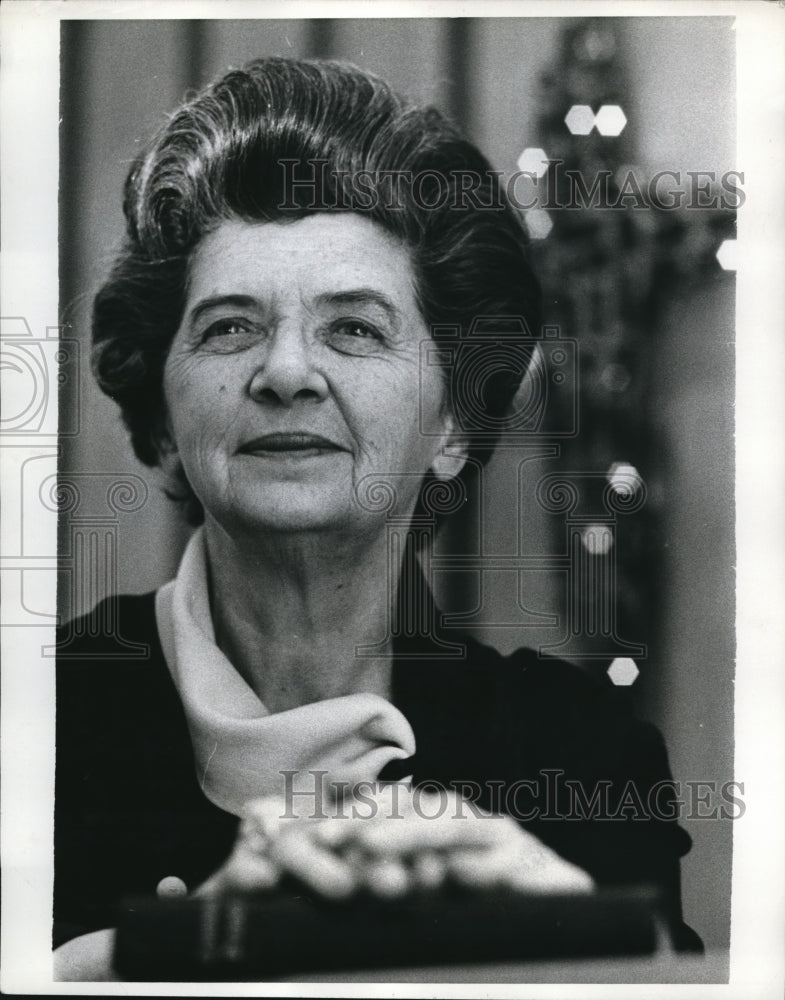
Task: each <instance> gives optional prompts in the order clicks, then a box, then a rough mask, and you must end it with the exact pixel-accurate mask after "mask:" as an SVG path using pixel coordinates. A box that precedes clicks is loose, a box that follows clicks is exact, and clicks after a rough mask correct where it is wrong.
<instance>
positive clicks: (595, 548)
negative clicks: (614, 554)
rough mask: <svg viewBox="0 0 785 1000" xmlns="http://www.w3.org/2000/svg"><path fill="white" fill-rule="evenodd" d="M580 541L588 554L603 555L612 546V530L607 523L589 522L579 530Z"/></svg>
mask: <svg viewBox="0 0 785 1000" xmlns="http://www.w3.org/2000/svg"><path fill="white" fill-rule="evenodd" d="M581 542H582V543H583V547H584V548H585V549H586V551H587V552H588V553H589V555H590V556H605V555H607V554H608V553H609V552H610V550H611V549H612V548H613V532H612V531H611V529H610V528H609V527H608V525H607V524H589V525H587V526H586V527H585V528H584V529H583V531H582V532H581Z"/></svg>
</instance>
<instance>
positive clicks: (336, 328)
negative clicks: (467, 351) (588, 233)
mask: <svg viewBox="0 0 785 1000" xmlns="http://www.w3.org/2000/svg"><path fill="white" fill-rule="evenodd" d="M428 337H429V331H428V328H427V326H426V324H425V322H424V320H423V318H422V316H421V315H420V312H419V310H418V308H417V304H416V300H415V289H414V276H413V272H412V266H411V263H410V260H409V253H408V251H407V250H406V249H405V247H404V246H402V245H401V244H400V243H398V242H397V241H396V240H395V238H394V237H393V236H391V235H389V234H388V233H387V232H386V231H385V230H384V229H382V228H381V227H380V226H378V225H377V224H376V223H374V222H372V221H371V220H369V219H366V218H363V217H361V216H359V215H349V214H347V215H324V214H322V215H313V216H308V217H306V218H304V219H300V220H298V221H296V222H292V223H285V224H282V223H262V224H255V225H254V224H249V223H245V222H241V221H228V222H224V223H222V224H221V226H220V227H219V228H218V229H216V230H215V231H214V232H212V233H211V234H210V235H208V236H207V237H205V239H204V240H203V241H202V243H201V244H200V246H199V247H198V249H197V250H196V252H195V254H194V256H193V259H192V262H191V270H190V282H189V287H188V292H187V298H186V303H185V310H184V313H183V318H182V321H181V323H180V327H179V329H178V330H177V333H176V334H175V337H174V340H173V342H172V346H171V349H170V352H169V356H168V359H167V362H166V367H165V371H164V392H165V397H166V403H167V407H168V412H169V425H170V435H171V438H172V444H173V445H174V448H175V449H176V451H175V452H174V453H173V454H174V458H175V459H179V460H180V461H181V462H182V465H183V467H184V469H185V473H186V475H187V477H188V480H189V482H190V483H191V486H192V488H193V490H194V492H195V493H196V495H197V496H198V497H199V499H200V501H201V502H202V504H203V506H204V508H205V512H206V516H207V518H208V521H209V519H210V518H212V519H214V520H216V521H217V522H219V523H220V524H222V525H223V526H224V527H225V528H226V529H227V530H229V531H232V529H233V528H235V529H237V528H242V529H243V530H247V529H252V530H253V529H257V528H267V529H270V528H272V529H275V530H281V531H292V530H319V529H329V528H333V529H335V528H338V529H347V528H350V529H354V530H362V529H363V527H364V526H369V525H370V524H371V523H373V524H378V523H379V515H378V514H376V515H373V514H370V513H368V512H367V511H365V510H363V508H362V507H361V506H359V505H358V504H357V501H356V499H355V486H356V484H357V483H358V482H359V481H360V480H361V479H362V478H363V477H364V476H367V475H369V474H372V473H373V474H376V475H381V476H384V475H385V474H388V475H389V474H398V473H408V475H404V476H400V475H394V479H393V482H394V483H395V487H396V490H397V491H398V496H399V504H400V506H399V508H398V509H399V510H400V511H405V512H408V511H410V510H411V509H412V508H413V507H414V503H415V500H416V497H417V494H418V491H419V487H420V484H421V480H422V477H423V475H424V474H425V473H426V471H427V470H428V469H429V468H431V467H433V466H434V462H435V460H436V463H437V469H438V462H439V461H442V462H444V461H445V459H444V457H443V456H442V457H441V459H439V458H437V456H439V455H440V453H441V452H442V449H443V446H444V445H445V444H447V443H449V440H450V433H451V420H450V417H449V414H448V413H447V407H446V406H445V405H444V389H443V384H442V380H441V377H440V375H439V371H438V369H437V368H434V367H425V368H424V369H423V373H422V379H421V371H420V344H421V342H422V341H425V340H427V339H428ZM421 427H423V428H427V429H428V430H429V431H430V433H428V434H427V435H426V434H423V433H422V432H421ZM166 461H167V460H166V458H165V459H164V464H166ZM451 471H455V470H454V469H452V470H451Z"/></svg>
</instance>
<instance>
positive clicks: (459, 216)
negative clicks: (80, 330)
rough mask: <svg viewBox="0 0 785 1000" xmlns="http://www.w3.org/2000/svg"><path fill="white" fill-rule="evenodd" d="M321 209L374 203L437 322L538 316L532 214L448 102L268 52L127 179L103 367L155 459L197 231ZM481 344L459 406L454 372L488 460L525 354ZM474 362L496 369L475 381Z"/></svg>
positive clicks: (468, 423) (211, 91)
mask: <svg viewBox="0 0 785 1000" xmlns="http://www.w3.org/2000/svg"><path fill="white" fill-rule="evenodd" d="M320 211H333V212H334V211H357V212H362V213H363V214H365V215H367V216H368V217H369V218H371V219H372V220H374V221H375V222H377V223H378V224H379V225H381V226H382V227H384V229H386V230H387V231H388V232H390V233H391V234H393V235H394V236H396V237H398V238H399V239H400V240H402V241H403V243H404V245H405V246H406V247H407V248H408V249H409V251H410V254H411V260H412V265H413V272H414V275H415V281H416V292H417V297H418V305H419V307H420V310H421V312H422V315H423V318H424V320H425V322H426V323H427V325H428V326H429V328H430V329H431V330H432V331H433V334H432V335H433V337H434V339H435V340H437V341H438V340H439V339H440V338H441V337H445V336H451V337H453V338H454V337H455V336H456V331H457V332H458V334H459V335H460V336H462V337H466V336H468V335H469V334H470V333H472V331H473V333H472V336H473V337H474V339H475V341H476V340H477V338H478V337H479V338H482V336H483V333H482V330H483V327H482V323H480V325H479V327H478V325H477V320H478V319H481V318H483V317H495V318H496V319H495V320H494V321H493V322H491V324H490V326H491V327H494V328H498V326H499V324H500V323H501V324H502V325H503V326H504V325H505V324H506V326H505V328H506V329H507V331H508V338H509V335H512V336H513V337H514V336H515V334H516V331H518V332H520V331H522V330H524V329H526V328H528V331H535V330H536V329H537V326H538V316H539V287H538V284H537V281H536V279H535V277H534V275H533V273H532V271H531V268H530V265H529V262H528V259H527V251H526V243H527V240H526V236H525V234H524V231H523V227H522V225H521V220H520V218H519V216H518V215H517V213H516V212H515V211H514V210H513V209H512V208H511V207H510V205H509V203H508V201H507V199H506V197H505V194H504V191H503V189H502V186H501V185H500V183H499V178H498V175H497V174H494V173H493V171H492V170H491V167H490V164H489V163H488V161H487V160H486V159H485V157H484V156H483V155H482V154H481V153H480V152H479V151H478V150H477V149H476V148H475V147H474V146H473V145H472V144H471V143H470V142H468V141H467V140H466V139H464V138H463V137H462V135H461V134H460V133H459V132H458V130H457V129H456V128H455V127H454V126H453V125H452V124H451V123H450V122H449V121H448V120H447V119H446V118H445V117H444V116H443V115H442V114H441V113H440V112H439V111H437V110H436V109H435V108H431V107H425V108H420V107H416V106H414V105H412V104H411V103H409V102H407V101H406V100H404V99H402V98H401V97H400V96H398V95H397V94H395V93H394V92H393V91H392V90H391V89H390V87H389V86H388V85H387V84H386V83H384V82H383V81H382V80H380V79H378V78H377V77H375V76H373V75H372V74H370V73H367V72H365V71H363V70H360V69H358V68H356V67H354V66H351V65H348V64H344V63H336V62H327V61H316V60H314V61H308V60H294V59H284V58H266V59H259V60H256V61H254V62H252V63H250V64H248V65H247V66H245V67H244V68H243V69H239V70H232V71H230V72H229V73H227V74H226V75H225V76H223V77H222V78H221V79H219V80H218V81H217V82H216V83H214V84H212V85H210V86H208V87H207V88H205V89H204V90H203V91H201V92H200V93H198V94H197V95H196V96H195V97H193V98H192V99H190V100H188V101H187V102H185V103H184V104H182V105H181V106H180V107H179V108H178V109H177V110H176V111H175V112H174V113H173V114H172V115H171V116H170V117H169V118H168V119H167V121H166V122H165V123H164V124H163V126H162V127H161V128H160V129H159V131H158V132H157V134H156V135H155V136H154V137H153V139H152V141H151V142H150V143H149V145H148V147H147V149H146V151H144V152H143V153H142V154H141V155H140V156H139V157H138V158H137V159H136V161H135V162H134V163H133V165H132V167H131V170H130V172H129V174H128V178H127V180H126V184H125V196H124V212H125V217H126V223H127V231H126V237H125V242H124V245H123V247H122V249H121V251H120V253H119V255H118V257H117V260H116V262H115V264H114V267H113V268H112V271H111V273H110V275H109V278H108V280H107V281H106V283H105V284H104V286H103V287H102V288H101V289H100V291H99V293H98V295H97V296H96V299H95V305H94V312H93V370H94V373H95V375H96V378H97V380H98V383H99V385H100V387H101V388H102V389H103V391H104V392H105V393H107V395H109V396H110V397H111V398H112V399H114V400H115V401H116V402H117V403H118V404H119V406H120V409H121V411H122V415H123V419H124V421H125V424H126V426H127V427H128V429H129V431H130V435H131V441H132V444H133V447H134V450H135V452H136V455H137V456H138V457H139V459H140V460H141V461H142V462H144V463H146V464H148V465H157V464H158V462H159V457H160V448H161V442H162V441H163V440H164V436H165V426H166V404H165V400H164V393H163V370H164V365H165V362H166V357H167V353H168V351H169V347H170V345H171V343H172V339H173V337H174V335H175V333H176V331H177V329H178V327H179V324H180V321H181V317H182V313H183V309H184V305H185V294H186V284H187V278H188V266H189V261H190V258H191V256H192V254H193V252H194V250H195V249H196V247H197V246H198V244H199V242H200V241H201V240H202V239H203V237H204V236H205V235H206V234H208V233H210V232H211V231H212V230H214V229H215V228H216V227H217V226H219V225H220V224H221V223H222V222H223V221H225V220H228V219H240V220H243V221H248V222H255V223H258V222H282V221H286V220H296V219H299V218H302V217H304V216H306V215H309V214H312V213H314V212H320ZM486 328H487V323H486ZM478 331H479V332H478ZM524 339H525V340H526V341H527V342H528V344H529V346H531V339H530V337H529V336H528V333H527V335H526V337H523V335H522V336H521V340H524ZM451 342H453V343H454V340H453V341H451ZM491 353H494V352H491ZM503 353H504V352H502V354H503ZM458 354H459V355H460V352H458ZM495 354H496V355H498V351H497V352H495ZM467 357H473V358H474V360H473V361H470V362H469V366H468V368H466V371H467V372H469V374H468V375H466V374H465V373H464V374H463V375H462V373H461V371H459V370H456V365H457V367H458V368H460V366H461V363H460V359H458V360H457V361H456V360H455V359H454V360H453V364H452V368H450V366H449V365H448V366H447V368H446V369H445V371H446V373H447V374H446V379H447V382H448V399H449V400H450V403H451V405H452V407H453V410H454V411H455V410H456V409H457V408H460V406H461V405H462V404H461V402H460V400H459V399H457V398H456V392H455V386H456V384H460V383H463V385H462V388H461V389H460V392H459V395H460V396H461V399H469V400H470V401H471V404H472V405H471V406H470V407H468V409H467V408H466V407H464V409H466V410H467V412H465V413H460V414H457V416H458V423H459V424H460V425H461V426H463V427H464V429H466V430H467V432H469V434H468V440H469V441H470V448H469V457H470V459H471V458H472V456H474V458H475V459H476V460H479V461H484V460H485V459H486V458H487V457H488V455H489V454H490V452H491V451H492V449H493V444H494V437H495V435H496V434H497V433H498V429H499V428H500V427H501V426H502V424H503V419H502V417H503V414H504V413H505V411H506V410H507V408H508V406H509V405H510V402H511V400H512V398H513V396H514V394H515V391H516V389H517V387H518V385H519V383H520V381H521V377H522V375H523V370H525V366H523V368H522V365H521V363H517V364H516V363H513V364H511V363H510V361H509V357H507V358H506V359H505V358H504V357H503V356H502V357H501V359H500V361H499V363H498V364H494V363H493V362H491V363H490V364H489V363H487V359H486V363H483V364H479V365H478V364H477V356H476V351H475V352H474V354H473V355H472V354H471V352H470V355H467ZM464 367H466V366H464ZM470 369H471V370H472V371H474V370H476V371H479V377H480V382H481V384H478V385H473V384H469V382H467V378H468V379H469V380H470V379H471V371H470ZM456 380H457V382H456ZM469 411H471V412H469ZM484 416H487V420H484ZM472 431H481V432H482V433H475V434H474V435H472V433H471V432H472ZM471 442H473V443H471ZM170 495H172V496H173V497H174V498H175V499H178V500H181V501H183V502H184V503H185V505H186V509H187V513H188V517H189V520H190V521H191V522H192V523H198V522H199V521H200V520H201V517H202V511H201V507H200V504H199V501H198V499H197V498H196V497H195V496H194V494H193V492H192V490H191V488H190V485H189V484H188V482H187V479H186V478H185V475H184V473H183V474H182V477H181V482H180V483H179V484H178V487H177V489H174V490H172V491H171V492H170Z"/></svg>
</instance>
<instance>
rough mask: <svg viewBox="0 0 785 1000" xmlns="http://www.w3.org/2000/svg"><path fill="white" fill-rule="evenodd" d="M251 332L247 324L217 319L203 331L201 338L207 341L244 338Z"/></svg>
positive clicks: (237, 320)
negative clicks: (214, 338) (216, 338)
mask: <svg viewBox="0 0 785 1000" xmlns="http://www.w3.org/2000/svg"><path fill="white" fill-rule="evenodd" d="M251 330H252V328H251V325H250V324H249V323H246V322H244V321H243V320H239V319H219V320H218V321H217V322H215V323H211V324H210V325H209V326H208V327H207V329H206V330H205V331H204V334H203V337H204V339H205V340H209V339H210V338H211V337H238V336H245V335H246V334H248V333H250V332H251Z"/></svg>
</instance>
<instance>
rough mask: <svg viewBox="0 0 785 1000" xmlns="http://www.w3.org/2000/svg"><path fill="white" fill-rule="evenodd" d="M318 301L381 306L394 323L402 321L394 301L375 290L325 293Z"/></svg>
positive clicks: (361, 289) (333, 303) (353, 289)
mask: <svg viewBox="0 0 785 1000" xmlns="http://www.w3.org/2000/svg"><path fill="white" fill-rule="evenodd" d="M316 301H317V302H318V303H320V304H326V305H337V306H353V305H367V304H368V303H370V304H371V305H376V306H379V308H380V309H382V310H383V311H384V312H386V313H387V315H388V317H389V318H390V320H391V321H392V322H393V323H396V324H397V323H398V322H399V321H400V319H401V313H400V310H399V309H398V307H397V306H396V305H395V303H394V302H393V301H392V299H389V298H388V297H387V296H386V295H385V294H384V292H380V291H378V290H377V289H375V288H352V289H347V290H346V291H342V292H325V293H324V294H322V295H319V296H317V299H316Z"/></svg>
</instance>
